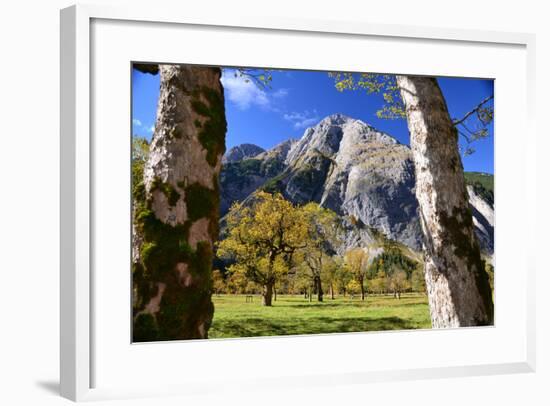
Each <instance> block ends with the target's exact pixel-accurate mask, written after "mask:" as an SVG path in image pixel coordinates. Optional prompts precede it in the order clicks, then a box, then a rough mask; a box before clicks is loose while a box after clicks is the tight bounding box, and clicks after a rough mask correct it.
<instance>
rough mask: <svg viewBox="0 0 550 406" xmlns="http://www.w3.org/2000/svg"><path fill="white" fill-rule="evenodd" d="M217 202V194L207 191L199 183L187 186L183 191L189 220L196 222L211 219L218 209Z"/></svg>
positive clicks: (213, 191)
mask: <svg viewBox="0 0 550 406" xmlns="http://www.w3.org/2000/svg"><path fill="white" fill-rule="evenodd" d="M216 185H217V182H216ZM219 200H220V197H219V193H218V192H217V191H216V190H212V189H208V188H207V187H204V186H202V185H201V184H199V183H193V184H191V185H189V186H188V187H187V188H186V189H185V203H186V205H187V216H188V218H189V220H191V221H196V220H198V219H200V218H202V217H209V218H211V217H212V215H213V213H215V212H216V210H217V207H219ZM214 220H215V218H214Z"/></svg>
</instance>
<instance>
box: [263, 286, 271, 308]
mask: <svg viewBox="0 0 550 406" xmlns="http://www.w3.org/2000/svg"><path fill="white" fill-rule="evenodd" d="M272 297H273V282H271V281H269V282H267V283H266V284H265V285H264V291H263V293H262V306H271V299H272Z"/></svg>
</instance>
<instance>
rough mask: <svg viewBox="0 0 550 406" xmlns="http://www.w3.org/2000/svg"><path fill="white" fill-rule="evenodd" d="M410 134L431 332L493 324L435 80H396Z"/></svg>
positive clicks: (454, 142) (453, 137) (452, 137)
mask: <svg viewBox="0 0 550 406" xmlns="http://www.w3.org/2000/svg"><path fill="white" fill-rule="evenodd" d="M397 84H398V86H399V87H400V91H401V96H402V98H403V101H404V104H405V110H406V116H407V123H408V127H409V132H410V134H411V148H412V153H413V160H414V165H415V173H416V198H417V200H418V204H419V208H420V218H421V225H422V230H423V233H424V255H425V268H424V273H425V279H426V285H427V291H428V298H429V303H430V313H431V319H432V326H433V327H434V328H443V327H460V326H480V325H491V324H492V323H493V300H492V297H491V289H490V287H489V281H488V278H487V275H486V273H485V272H484V266H483V261H482V259H481V253H480V249H479V243H478V241H477V238H476V236H475V233H474V224H473V221H472V213H471V211H470V207H469V204H468V193H467V191H466V185H465V182H464V170H463V167H462V162H461V159H460V154H459V151H458V139H457V137H458V135H457V131H456V129H455V128H454V126H453V124H452V122H451V119H450V117H449V113H448V111H447V105H446V103H445V100H444V98H443V95H442V93H441V89H440V88H439V85H438V84H437V81H436V79H434V78H429V77H413V76H397Z"/></svg>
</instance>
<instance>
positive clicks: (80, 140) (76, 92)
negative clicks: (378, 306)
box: [60, 5, 536, 401]
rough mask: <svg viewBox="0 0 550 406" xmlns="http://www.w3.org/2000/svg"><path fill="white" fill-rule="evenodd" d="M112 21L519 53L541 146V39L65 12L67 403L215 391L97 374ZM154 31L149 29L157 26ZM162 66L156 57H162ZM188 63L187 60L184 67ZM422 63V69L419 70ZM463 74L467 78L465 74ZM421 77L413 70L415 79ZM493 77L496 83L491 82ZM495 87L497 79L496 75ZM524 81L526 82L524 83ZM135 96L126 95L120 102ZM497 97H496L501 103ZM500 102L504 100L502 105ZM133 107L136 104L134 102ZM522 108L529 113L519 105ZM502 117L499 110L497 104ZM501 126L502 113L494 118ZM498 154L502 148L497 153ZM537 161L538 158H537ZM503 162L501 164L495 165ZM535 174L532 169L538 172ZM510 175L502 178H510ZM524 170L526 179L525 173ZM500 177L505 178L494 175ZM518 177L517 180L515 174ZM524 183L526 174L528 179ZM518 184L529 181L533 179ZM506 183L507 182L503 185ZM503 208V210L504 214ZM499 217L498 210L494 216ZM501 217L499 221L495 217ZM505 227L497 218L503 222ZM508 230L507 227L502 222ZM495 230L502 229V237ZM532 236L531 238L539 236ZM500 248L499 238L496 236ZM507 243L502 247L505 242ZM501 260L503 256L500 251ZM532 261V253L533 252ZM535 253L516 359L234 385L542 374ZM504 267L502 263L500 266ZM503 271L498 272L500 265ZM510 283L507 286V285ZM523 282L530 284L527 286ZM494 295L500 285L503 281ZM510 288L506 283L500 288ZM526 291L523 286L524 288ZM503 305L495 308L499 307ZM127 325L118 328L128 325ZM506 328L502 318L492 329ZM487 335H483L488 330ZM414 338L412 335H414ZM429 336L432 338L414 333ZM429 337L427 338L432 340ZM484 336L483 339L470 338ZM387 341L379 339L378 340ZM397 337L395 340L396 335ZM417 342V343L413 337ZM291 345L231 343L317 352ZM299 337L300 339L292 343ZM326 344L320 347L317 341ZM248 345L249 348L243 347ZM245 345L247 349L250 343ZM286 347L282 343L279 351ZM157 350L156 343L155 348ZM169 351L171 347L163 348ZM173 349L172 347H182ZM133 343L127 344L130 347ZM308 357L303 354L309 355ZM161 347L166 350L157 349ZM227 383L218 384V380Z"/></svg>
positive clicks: (530, 127)
mask: <svg viewBox="0 0 550 406" xmlns="http://www.w3.org/2000/svg"><path fill="white" fill-rule="evenodd" d="M98 21H107V22H109V24H126V25H132V24H141V23H153V24H156V26H155V27H159V26H161V25H165V26H166V27H167V26H170V27H173V26H174V25H176V26H181V27H184V26H189V27H195V28H196V27H199V28H198V29H205V30H208V29H212V30H214V31H216V32H223V31H224V30H231V29H234V28H238V29H243V30H245V31H246V33H250V35H253V33H254V32H261V33H267V32H274V33H275V32H276V33H284V35H286V36H289V37H292V36H296V37H298V36H299V35H301V34H303V33H305V34H315V35H316V36H320V37H322V36H327V37H328V36H334V35H336V36H346V37H348V38H349V37H353V38H356V39H362V38H370V39H373V40H379V39H396V40H406V41H412V42H423V41H436V42H438V43H439V45H443V44H448V45H453V46H461V47H469V46H471V47H475V46H479V45H480V44H481V45H483V46H487V47H491V46H496V47H507V46H510V47H514V48H517V49H520V50H521V52H518V56H517V57H518V58H525V60H522V61H521V64H524V65H525V70H524V71H525V73H526V78H522V80H523V79H525V82H524V86H523V85H522V88H521V89H519V91H520V92H522V93H524V97H525V99H524V100H525V102H526V104H525V106H524V108H525V113H526V114H525V116H524V117H523V116H522V117H520V120H521V121H522V123H524V124H525V125H524V126H522V128H523V129H524V130H525V132H524V137H525V148H524V151H523V153H524V155H527V152H529V151H533V150H534V149H535V148H536V134H535V130H534V97H535V96H534V88H535V74H534V42H535V38H534V35H531V34H518V33H505V32H484V31H472V30H456V29H452V30H451V29H444V28H430V27H412V26H402V25H389V24H388V25H379V24H368V23H367V22H365V23H350V22H345V21H318V20H307V19H299V18H297V19H283V18H267V17H258V18H254V19H238V18H226V17H224V16H216V15H215V14H212V15H209V16H208V17H205V16H190V15H185V14H182V10H180V9H174V10H166V9H162V10H158V9H156V8H155V7H146V8H141V7H139V8H138V7H129V8H110V7H106V6H87V5H86V6H84V5H78V6H72V7H69V8H67V9H64V10H62V11H61V269H60V271H61V287H60V291H61V301H60V314H61V320H60V321H61V331H60V334H61V342H60V351H61V367H60V371H61V394H62V396H64V397H67V398H69V399H72V400H75V401H80V400H90V399H98V398H113V397H130V396H146V395H147V396H149V395H155V394H157V395H158V394H166V393H174V394H180V393H193V392H195V393H196V392H200V391H201V390H210V391H211V388H210V387H209V385H208V384H207V383H206V381H205V380H204V379H202V380H201V379H200V376H199V377H198V378H197V380H196V381H194V382H193V383H192V387H193V389H192V390H191V391H190V390H189V385H190V383H189V382H183V381H182V382H181V384H178V382H176V381H174V382H171V383H170V384H169V385H167V386H160V385H155V384H154V383H153V384H152V385H151V386H150V387H139V388H133V387H129V386H124V385H114V386H109V385H106V386H105V387H102V386H101V385H99V386H98V385H97V382H96V378H97V377H96V376H95V374H96V373H97V372H93V371H96V370H97V368H96V367H95V363H96V360H97V357H98V356H99V355H98V354H99V353H98V352H97V346H96V344H97V343H96V342H95V341H96V339H95V338H94V329H96V328H97V323H100V322H101V320H100V319H98V316H97V315H94V314H93V312H94V292H96V290H97V286H96V285H95V283H96V279H95V278H94V275H93V270H94V261H95V260H94V249H95V245H94V244H95V243H94V241H95V240H94V238H92V235H93V233H94V230H95V229H96V225H95V224H94V221H95V217H94V210H95V209H94V204H93V202H94V193H95V192H96V189H95V188H96V185H95V184H94V182H93V178H94V176H95V175H94V168H93V162H94V158H93V157H94V155H95V154H97V153H98V151H97V150H95V149H94V148H97V145H96V144H95V143H94V140H93V137H92V133H93V128H94V127H95V123H94V122H93V120H92V114H91V109H92V107H93V103H92V97H93V95H94V77H93V74H92V65H93V63H94V60H93V57H94V55H95V54H94V47H97V46H98V43H99V42H100V41H99V40H98V41H96V42H94V41H93V32H94V27H93V25H94V22H98ZM155 27H152V28H151V29H156V28H155ZM157 60H158V59H157ZM163 61H166V62H179V61H174V60H163ZM181 62H182V63H183V62H185V61H181ZM419 66H421V63H420V65H419ZM464 72H467V70H465V71H464ZM411 73H414V72H411ZM486 77H489V76H486ZM497 81H498V78H497ZM522 83H523V82H522ZM123 96H124V97H128V100H129V95H123ZM496 97H497V98H498V97H499V96H498V94H497V96H496ZM497 102H498V101H497ZM128 104H129V102H128ZM522 107H523V106H522ZM496 111H497V115H498V114H499V113H498V107H497V110H496ZM497 120H498V116H497ZM497 154H498V148H497ZM530 156H535V154H530ZM498 159H499V158H498V155H497V158H496V160H497V162H498ZM525 166H526V168H527V169H526V171H527V170H528V169H529V168H535V162H534V159H530V160H526V162H525ZM533 170H534V169H533ZM503 173H504V172H503ZM522 173H523V172H522ZM497 176H498V174H497ZM518 176H520V175H518ZM521 176H524V175H521ZM518 180H524V181H527V182H528V181H529V180H527V179H526V178H524V179H521V178H518ZM502 184H504V183H502ZM522 198H523V199H526V200H525V202H526V204H527V205H528V207H529V208H530V210H528V214H527V215H526V216H527V218H528V221H527V224H526V225H525V227H526V228H525V229H524V230H533V229H534V224H535V220H536V211H535V197H534V196H531V197H529V196H522ZM497 210H498V209H497ZM497 213H499V212H498V211H497ZM497 216H498V214H497ZM499 221H500V219H499ZM502 224H503V223H502ZM497 232H498V231H497ZM533 234H534V233H533ZM497 241H498V235H497ZM502 246H504V245H502ZM496 255H497V257H498V251H497V254H496ZM532 255H534V254H532ZM532 255H531V256H529V257H528V258H527V259H528V260H527V262H526V265H525V266H524V269H522V271H523V272H524V274H523V276H524V278H525V280H524V282H525V284H524V287H525V291H523V290H522V294H521V301H522V303H521V315H518V320H521V322H522V324H521V325H522V326H523V327H522V330H521V332H520V333H521V337H520V338H518V341H517V342H518V344H517V348H515V351H516V352H515V354H516V353H517V354H519V355H517V356H515V358H514V359H513V360H512V361H511V360H509V359H504V358H503V359H497V358H498V357H497V355H498V354H497V355H495V357H494V358H493V359H492V361H491V362H488V361H483V360H481V361H480V362H475V361H466V362H465V363H464V364H463V365H459V364H457V363H456V362H455V363H449V364H445V361H442V362H441V363H440V364H438V365H437V366H431V365H430V364H429V363H428V364H415V363H414V362H413V361H412V360H411V362H409V363H403V364H402V366H401V367H399V366H397V367H395V368H393V367H392V368H389V369H385V370H382V369H375V370H369V369H362V368H360V367H359V368H350V369H349V370H348V371H347V372H346V371H345V366H344V367H342V368H343V369H340V370H339V371H338V372H337V373H334V374H330V373H324V372H323V371H321V372H320V373H314V371H306V373H304V374H301V375H299V376H296V375H292V376H291V375H289V376H284V375H277V376H260V377H258V379H257V380H256V381H245V379H244V378H243V379H242V380H241V381H239V378H238V377H235V379H234V381H233V383H235V382H236V383H237V384H239V385H240V386H241V387H242V388H247V387H255V388H258V387H264V386H265V387H266V388H269V387H270V386H271V385H274V384H275V383H278V384H292V385H297V384H298V385H308V384H338V383H362V382H369V381H380V380H395V379H421V378H430V377H452V376H468V375H484V374H500V373H513V372H529V371H534V369H535V281H534V277H535V269H534V264H535V258H534V257H533V256H532ZM497 262H498V259H497ZM497 272H498V268H497ZM501 280H502V281H505V280H504V279H501ZM522 281H523V279H522ZM496 283H497V289H496V291H497V295H498V294H499V293H498V283H499V282H498V280H497V282H496ZM503 286H504V284H503ZM522 286H523V285H522ZM497 306H498V301H497ZM126 322H127V321H126V320H120V323H126ZM494 329H496V330H498V329H499V324H498V319H497V324H496V326H495V328H494ZM479 331H481V333H479V334H480V336H481V335H483V334H484V333H483V332H484V331H488V330H479ZM387 334H392V335H391V336H384V337H394V338H390V340H392V339H395V340H399V339H400V338H399V335H400V334H406V333H387ZM408 334H414V333H408ZM417 334H425V332H417ZM427 334H429V333H426V334H425V336H426V339H428V338H429V337H428V336H427ZM445 334H446V335H459V334H462V335H464V334H463V333H461V332H458V331H456V330H455V331H447V332H445ZM471 334H477V333H471ZM347 336H349V335H337V336H332V337H329V338H323V340H325V341H323V342H325V343H327V342H329V341H327V340H329V339H330V340H333V341H334V342H336V341H337V340H340V341H342V340H347V338H346V337H347ZM361 337H363V336H359V335H355V336H353V337H352V339H350V340H348V341H346V342H347V343H349V344H350V345H357V342H358V340H359V339H360V338H361ZM379 337H380V336H379ZM395 337H397V338H395ZM409 337H410V336H409ZM461 339H462V337H461ZM284 340H286V341H284V342H281V341H277V340H276V339H275V340H271V341H269V340H257V341H253V340H232V341H231V346H232V351H233V350H235V351H240V350H242V347H243V345H247V346H249V347H258V348H260V347H261V348H262V351H265V349H266V348H270V347H273V349H274V351H275V353H276V351H277V349H276V346H280V345H283V344H284V345H285V346H288V347H292V346H293V345H294V344H293V343H296V344H297V345H301V346H308V347H309V346H310V343H306V342H304V341H303V340H302V341H299V340H300V339H295V338H285V339H284ZM293 340H294V341H293ZM319 342H320V341H319V340H317V341H316V343H319ZM225 343H226V341H217V342H216V343H215V344H212V349H214V348H215V351H219V352H220V353H221V351H223V350H224V348H225V347H226V346H227V345H229V344H225ZM239 343H240V344H239ZM243 343H244V344H243ZM246 343H248V344H246ZM281 343H283V344H281ZM203 344H205V343H197V342H195V343H193V344H192V345H193V346H194V347H192V348H193V349H194V351H201V350H200V347H199V346H201V345H202V348H204V345H203ZM155 345H156V344H155ZM163 345H165V344H163ZM168 345H172V347H171V348H172V349H174V348H176V347H174V345H177V344H174V343H172V344H168ZM128 346H130V343H129V341H128ZM239 348H240V349H239ZM303 349H304V350H305V348H303ZM157 350H158V351H159V352H160V351H162V349H161V347H160V345H159V346H158V347H157ZM220 382H221V381H220Z"/></svg>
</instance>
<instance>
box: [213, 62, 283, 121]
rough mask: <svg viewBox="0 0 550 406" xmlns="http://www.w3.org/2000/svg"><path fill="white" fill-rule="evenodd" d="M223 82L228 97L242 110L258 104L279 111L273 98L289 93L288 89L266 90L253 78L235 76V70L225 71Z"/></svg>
mask: <svg viewBox="0 0 550 406" xmlns="http://www.w3.org/2000/svg"><path fill="white" fill-rule="evenodd" d="M221 82H222V85H223V88H224V91H225V95H226V97H227V98H228V99H229V101H231V102H232V103H234V104H235V105H236V106H237V107H238V108H239V109H241V110H248V109H249V108H250V107H251V106H256V107H260V108H262V109H265V110H271V111H275V112H277V111H279V108H278V107H276V106H275V105H274V103H273V100H275V99H277V100H281V99H283V98H285V97H286V96H287V95H288V89H277V90H276V91H274V92H271V91H266V90H264V89H261V88H260V87H258V85H257V84H255V83H254V82H252V81H251V80H247V79H246V78H244V77H242V76H237V77H235V72H234V71H224V73H223V75H222V79H221Z"/></svg>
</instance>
